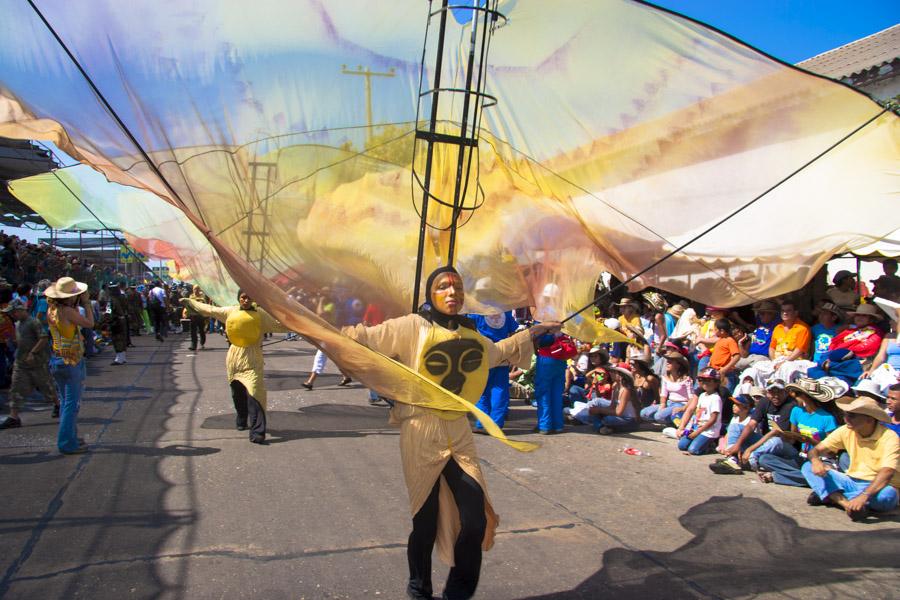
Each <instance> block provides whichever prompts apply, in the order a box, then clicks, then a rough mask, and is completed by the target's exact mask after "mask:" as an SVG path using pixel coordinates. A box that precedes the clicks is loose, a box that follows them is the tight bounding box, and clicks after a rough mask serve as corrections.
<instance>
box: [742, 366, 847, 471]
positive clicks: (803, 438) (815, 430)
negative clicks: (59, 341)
mask: <svg viewBox="0 0 900 600" xmlns="http://www.w3.org/2000/svg"><path fill="white" fill-rule="evenodd" d="M785 390H786V391H787V393H788V394H789V395H790V396H791V398H793V399H794V400H796V401H797V403H798V405H797V406H795V407H794V408H793V410H791V418H790V421H791V428H790V430H789V431H783V430H782V431H778V432H777V435H778V436H779V437H781V439H782V440H784V441H785V442H792V443H794V444H800V454H798V455H796V456H794V457H792V458H785V457H783V456H780V455H778V454H762V455H760V457H759V472H758V474H759V479H760V481H762V482H763V483H773V482H774V483H778V484H781V485H793V486H797V487H806V479H805V478H804V477H803V473H802V472H801V471H800V467H801V466H802V465H803V463H804V462H806V455H807V453H808V452H809V451H810V450H812V448H813V447H815V446H816V444H818V443H819V442H821V441H822V440H823V439H825V438H826V437H827V436H828V435H829V434H830V433H831V432H832V431H834V430H835V429H837V428H838V419H837V417H835V415H834V414H832V411H833V410H834V408H833V404H832V401H833V400H834V398H835V392H834V390H833V389H832V388H830V387H828V386H826V385H824V384H822V383H821V382H818V381H816V380H815V379H809V378H805V377H804V378H801V379H798V380H797V381H796V382H795V383H789V384H787V385H786V386H785Z"/></svg>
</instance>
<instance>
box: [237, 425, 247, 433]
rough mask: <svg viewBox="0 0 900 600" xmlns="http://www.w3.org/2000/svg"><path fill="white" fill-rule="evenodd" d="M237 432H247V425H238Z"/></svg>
mask: <svg viewBox="0 0 900 600" xmlns="http://www.w3.org/2000/svg"><path fill="white" fill-rule="evenodd" d="M237 430H238V431H247V424H246V423H238V424H237Z"/></svg>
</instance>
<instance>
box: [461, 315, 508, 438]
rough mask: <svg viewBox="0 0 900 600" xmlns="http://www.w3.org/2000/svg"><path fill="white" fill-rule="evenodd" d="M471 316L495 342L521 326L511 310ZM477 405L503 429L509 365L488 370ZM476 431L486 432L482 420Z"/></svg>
mask: <svg viewBox="0 0 900 600" xmlns="http://www.w3.org/2000/svg"><path fill="white" fill-rule="evenodd" d="M469 317H470V318H471V319H472V321H474V322H475V328H476V329H477V330H478V333H480V334H481V335H483V336H484V337H486V338H487V339H489V340H491V341H492V342H495V343H496V342H499V341H500V340H505V339H506V338H508V337H509V336H511V335H512V334H514V333H515V332H516V329H517V328H518V327H519V324H518V323H517V322H516V319H515V317H513V314H512V311H509V310H508V311H506V312H504V313H500V314H496V315H469ZM476 406H478V408H480V409H481V410H483V411H484V412H485V413H487V414H488V415H490V417H491V419H493V420H494V423H496V424H497V427H499V428H501V429H503V424H504V423H505V422H506V413H507V411H509V367H494V368H493V369H491V370H490V371H489V372H488V380H487V385H485V387H484V392H483V393H482V394H481V399H480V400H479V401H478V404H477V405H476ZM475 432H476V433H485V431H484V428H483V427H482V425H481V422H480V421H476V423H475Z"/></svg>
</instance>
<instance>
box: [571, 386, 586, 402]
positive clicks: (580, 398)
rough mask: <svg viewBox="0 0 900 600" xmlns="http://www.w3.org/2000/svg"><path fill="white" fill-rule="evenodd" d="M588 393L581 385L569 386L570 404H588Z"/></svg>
mask: <svg viewBox="0 0 900 600" xmlns="http://www.w3.org/2000/svg"><path fill="white" fill-rule="evenodd" d="M586 396H587V392H586V391H585V389H584V388H583V387H581V386H580V385H572V386H569V402H586V400H585V397H586Z"/></svg>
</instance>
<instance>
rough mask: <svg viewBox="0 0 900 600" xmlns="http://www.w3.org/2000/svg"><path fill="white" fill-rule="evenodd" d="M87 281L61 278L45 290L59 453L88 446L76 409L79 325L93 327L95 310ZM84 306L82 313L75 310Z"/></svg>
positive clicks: (80, 377)
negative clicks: (56, 396)
mask: <svg viewBox="0 0 900 600" xmlns="http://www.w3.org/2000/svg"><path fill="white" fill-rule="evenodd" d="M87 289H88V286H87V284H84V283H81V282H80V281H75V280H74V279H72V278H71V277H61V278H60V279H59V280H58V281H57V282H56V283H54V284H53V285H51V286H49V287H48V288H47V289H46V290H44V295H45V296H46V297H47V305H48V307H47V324H48V326H49V328H50V337H51V339H52V340H53V353H52V355H51V356H50V374H51V375H53V379H54V381H55V382H56V389H57V391H58V393H59V403H60V409H59V432H58V433H57V436H56V446H57V448H59V451H60V452H61V453H62V454H81V453H83V452H85V451H87V446H85V445H84V444H82V443H81V441H80V440H79V439H78V428H77V425H76V421H77V420H78V410H79V408H80V407H81V392H82V389H83V387H84V378H85V364H84V341H83V339H82V336H81V328H82V327H84V328H85V329H92V328H93V327H94V311H93V310H91V300H90V297H89V296H88V294H87ZM79 305H80V306H81V307H83V308H84V314H81V311H79V310H78V307H79Z"/></svg>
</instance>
